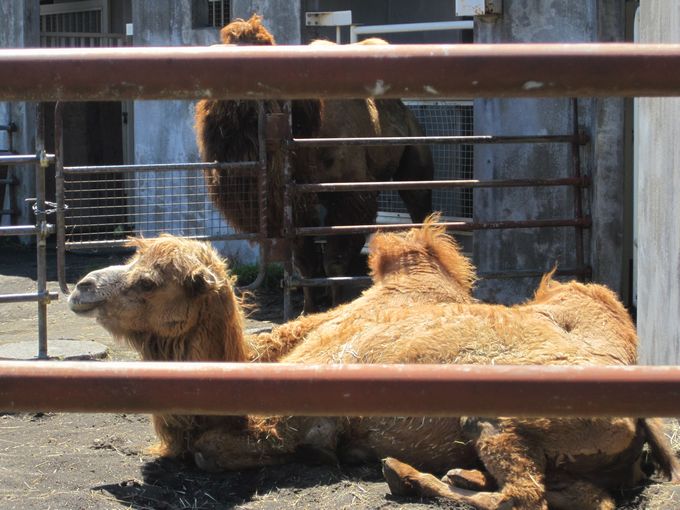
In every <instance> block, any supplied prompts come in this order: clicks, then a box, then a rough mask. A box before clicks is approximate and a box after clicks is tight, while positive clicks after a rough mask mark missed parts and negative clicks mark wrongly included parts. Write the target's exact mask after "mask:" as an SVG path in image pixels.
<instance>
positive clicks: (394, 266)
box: [368, 214, 477, 297]
mask: <svg viewBox="0 0 680 510" xmlns="http://www.w3.org/2000/svg"><path fill="white" fill-rule="evenodd" d="M438 220H439V215H438V214H432V215H430V216H429V217H428V218H427V219H426V220H425V223H424V226H423V227H422V228H414V229H411V230H408V231H406V232H399V233H378V234H376V235H375V236H374V237H373V239H372V240H371V243H370V256H369V259H368V265H369V268H370V270H371V275H372V277H373V281H374V282H375V283H378V282H383V281H385V280H386V279H388V278H390V277H391V276H395V275H401V274H407V275H412V276H413V279H414V280H416V281H418V280H419V279H422V278H424V277H425V275H428V274H429V275H437V277H438V278H439V280H440V281H441V282H449V283H452V284H453V285H454V286H455V287H456V288H458V289H459V290H460V295H461V297H465V296H467V297H470V296H471V294H472V287H473V286H474V284H475V281H476V279H477V276H476V274H475V267H474V266H473V265H472V263H471V262H470V260H469V259H468V258H467V257H466V256H465V255H463V253H462V252H461V251H460V248H459V247H458V244H457V243H456V241H455V240H454V239H453V237H451V236H449V235H447V233H446V229H445V227H443V226H442V225H438V224H437V221H438Z"/></svg>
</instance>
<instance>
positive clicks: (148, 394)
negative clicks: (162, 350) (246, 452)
mask: <svg viewBox="0 0 680 510" xmlns="http://www.w3.org/2000/svg"><path fill="white" fill-rule="evenodd" d="M679 397H680V367H677V366H673V367H651V366H637V367H604V366H602V367H596V366H568V367H567V366H562V367H561V366H497V365H491V366H489V365H358V364H352V365H290V364H279V363H261V364H260V363H252V364H250V363H186V362H185V363H176V362H175V363H160V362H106V363H88V362H82V361H81V362H68V361H62V362H58V363H55V362H51V361H29V362H20V361H12V362H10V361H2V362H0V411H9V412H17V411H44V412H107V413H122V412H125V413H137V412H151V413H164V414H233V415H242V414H258V415H270V414H274V415H296V414H297V415H309V416H313V415H318V416H349V415H361V416H461V415H466V416H545V417H557V416H582V417H586V416H631V417H645V416H648V417H652V416H678V415H680V398H679Z"/></svg>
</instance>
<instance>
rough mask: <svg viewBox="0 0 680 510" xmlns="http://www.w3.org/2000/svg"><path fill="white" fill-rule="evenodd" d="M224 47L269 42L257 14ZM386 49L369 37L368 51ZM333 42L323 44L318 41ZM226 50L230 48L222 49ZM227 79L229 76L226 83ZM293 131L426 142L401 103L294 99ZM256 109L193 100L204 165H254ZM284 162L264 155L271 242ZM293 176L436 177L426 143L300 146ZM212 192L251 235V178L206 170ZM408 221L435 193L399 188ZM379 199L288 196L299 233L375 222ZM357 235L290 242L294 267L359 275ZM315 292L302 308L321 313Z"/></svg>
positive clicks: (278, 227) (279, 213)
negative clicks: (377, 47)
mask: <svg viewBox="0 0 680 510" xmlns="http://www.w3.org/2000/svg"><path fill="white" fill-rule="evenodd" d="M220 38H221V41H222V43H223V44H225V45H264V46H272V45H274V44H275V41H274V37H273V36H272V35H271V34H270V33H269V32H268V31H267V29H266V28H265V27H264V25H262V19H261V17H260V16H257V15H253V16H252V17H251V18H250V19H249V20H247V21H244V20H240V19H239V20H235V21H233V22H231V23H229V24H228V25H226V26H225V27H224V28H222V30H221V32H220ZM380 43H382V44H386V43H385V42H384V41H380V40H377V39H372V40H370V41H369V44H380ZM317 44H322V45H323V44H329V43H317ZM225 51H229V50H228V49H225ZM225 79H229V78H228V77H225ZM264 108H265V111H266V112H267V113H268V114H276V113H281V112H282V111H283V102H282V101H265V102H264ZM291 110H292V123H293V125H292V130H293V136H294V137H296V138H314V137H319V138H346V137H376V136H391V137H393V136H400V137H403V136H422V135H423V130H422V128H421V127H420V125H419V124H418V122H417V121H416V119H415V117H414V115H413V114H412V113H411V111H410V110H409V109H408V108H407V107H406V106H405V105H404V104H403V103H402V102H401V101H399V100H374V99H365V100H364V99H356V100H342V101H337V100H336V101H333V100H320V99H313V100H305V101H292V103H291ZM257 119H258V106H257V102H256V101H247V100H243V101H227V100H209V99H205V100H202V101H199V102H198V103H197V105H196V118H195V129H196V141H197V143H198V148H199V152H200V155H201V159H202V160H203V161H206V162H212V161H226V162H229V161H253V160H256V159H257V158H258V127H257ZM283 165H284V155H283V151H282V148H281V146H278V145H277V146H273V145H272V146H269V147H268V148H267V178H268V189H267V210H268V213H267V222H268V231H267V235H268V236H269V237H282V236H283V225H282V220H283V189H284V186H285V184H286V183H284V182H283V181H284V179H283ZM291 173H292V178H293V180H294V181H295V182H296V183H298V184H304V183H319V182H362V181H385V180H390V179H394V180H397V181H413V180H425V181H428V180H432V179H433V178H434V177H433V176H434V165H433V162H432V154H431V152H430V149H429V148H428V147H424V146H405V147H404V146H389V147H355V146H335V147H319V148H298V149H296V150H294V151H292V153H291ZM205 177H206V182H207V184H208V190H209V194H210V196H211V198H212V200H213V201H214V203H215V205H216V206H217V208H218V209H219V210H220V212H221V213H222V214H223V215H224V217H225V218H226V219H227V220H228V221H229V222H230V223H231V224H232V225H233V226H234V228H236V229H237V230H239V231H242V232H256V231H257V229H258V225H259V211H258V206H257V204H258V201H257V197H258V194H259V189H258V186H257V179H256V177H255V176H252V175H250V176H249V175H244V174H243V173H242V172H241V173H239V172H237V171H233V170H221V169H217V168H213V169H210V170H207V171H206V172H205ZM399 193H400V196H401V197H402V199H403V200H404V203H405V204H406V207H407V209H408V212H409V214H410V215H411V219H412V220H413V221H414V222H418V223H420V222H422V221H423V220H424V219H425V217H426V216H427V215H428V214H430V213H431V212H432V191H431V190H404V191H400V192H399ZM377 198H378V193H377V192H373V191H362V192H340V193H320V194H304V195H299V196H295V197H294V203H293V219H294V223H295V225H296V226H299V227H315V226H321V225H326V226H334V225H365V224H371V223H374V221H375V218H376V214H377V208H378V202H377ZM364 243H365V236H364V235H363V234H354V235H342V236H330V237H328V238H327V239H326V244H325V247H324V249H323V253H319V245H318V244H317V243H316V242H315V241H314V239H313V238H312V237H297V238H294V239H293V241H292V252H293V258H294V264H295V266H296V268H297V270H298V271H299V272H300V274H301V275H302V276H303V277H306V278H315V277H322V276H347V275H350V274H360V272H361V271H362V270H365V269H362V266H363V262H362V261H361V255H360V252H361V249H362V247H363V246H364ZM318 290H319V289H313V288H309V287H305V288H304V293H305V302H304V311H305V313H310V312H314V311H317V310H318V309H319V299H320V296H319V294H318V292H317V291H318ZM332 290H333V304H338V303H340V302H343V301H347V298H348V297H349V296H351V293H350V294H348V292H347V290H346V289H345V290H343V289H341V288H339V287H336V286H334V287H333V288H332Z"/></svg>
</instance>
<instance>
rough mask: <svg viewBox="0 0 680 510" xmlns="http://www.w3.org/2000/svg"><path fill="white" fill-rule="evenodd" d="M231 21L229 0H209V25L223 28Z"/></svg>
mask: <svg viewBox="0 0 680 510" xmlns="http://www.w3.org/2000/svg"><path fill="white" fill-rule="evenodd" d="M227 23H229V0H208V25H210V26H212V27H217V28H222V27H223V26H224V25H226V24H227Z"/></svg>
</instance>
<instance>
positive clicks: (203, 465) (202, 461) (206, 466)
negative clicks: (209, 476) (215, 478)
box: [194, 452, 221, 473]
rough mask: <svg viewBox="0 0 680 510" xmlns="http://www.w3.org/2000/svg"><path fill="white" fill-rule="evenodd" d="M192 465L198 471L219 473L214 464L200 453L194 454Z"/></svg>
mask: <svg viewBox="0 0 680 510" xmlns="http://www.w3.org/2000/svg"><path fill="white" fill-rule="evenodd" d="M194 463H195V464H196V466H197V467H198V468H199V469H202V470H203V471H207V472H209V473H217V472H218V471H221V470H220V468H219V467H218V465H217V463H216V462H214V461H213V460H212V459H209V458H208V457H206V456H205V455H203V454H202V453H201V452H196V453H194Z"/></svg>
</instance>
